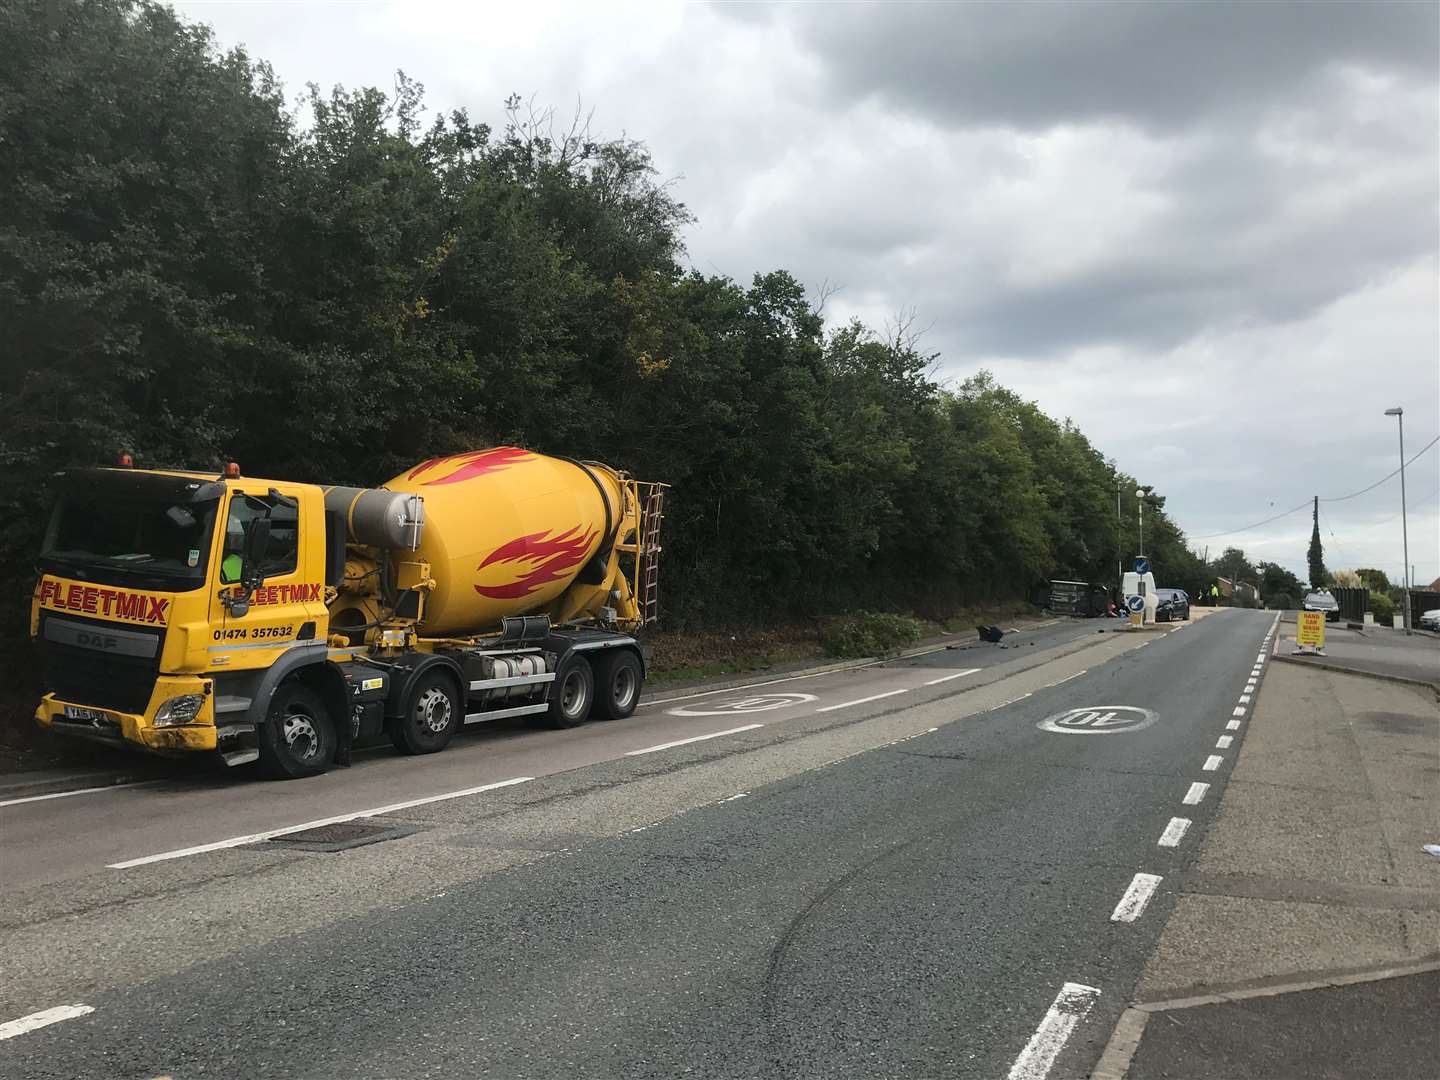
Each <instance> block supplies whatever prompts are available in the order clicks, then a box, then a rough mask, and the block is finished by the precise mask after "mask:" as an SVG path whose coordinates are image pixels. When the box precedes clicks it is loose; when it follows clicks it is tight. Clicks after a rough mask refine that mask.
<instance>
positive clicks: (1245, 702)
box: [1240, 694, 1250, 705]
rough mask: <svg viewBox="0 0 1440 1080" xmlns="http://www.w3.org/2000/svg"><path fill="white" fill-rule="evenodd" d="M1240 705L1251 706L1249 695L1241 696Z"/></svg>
mask: <svg viewBox="0 0 1440 1080" xmlns="http://www.w3.org/2000/svg"><path fill="white" fill-rule="evenodd" d="M1240 704H1241V705H1249V704H1250V695H1249V694H1241V695H1240Z"/></svg>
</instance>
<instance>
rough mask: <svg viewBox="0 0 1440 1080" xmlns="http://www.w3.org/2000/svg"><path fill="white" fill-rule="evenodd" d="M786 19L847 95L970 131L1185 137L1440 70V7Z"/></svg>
mask: <svg viewBox="0 0 1440 1080" xmlns="http://www.w3.org/2000/svg"><path fill="white" fill-rule="evenodd" d="M736 7H737V8H738V9H739V10H740V11H745V12H746V17H747V18H753V17H754V13H753V11H747V8H746V5H736ZM725 10H729V9H728V8H727V9H725ZM773 17H774V18H775V19H776V20H777V21H778V22H783V24H784V25H786V26H787V27H788V28H789V29H790V30H791V31H792V32H793V33H794V34H795V36H796V37H797V39H798V40H799V41H800V42H802V43H803V44H805V45H807V46H808V47H809V48H810V49H812V50H813V51H814V52H815V54H816V55H817V56H819V57H820V59H821V61H822V62H823V63H824V65H825V66H826V70H827V73H828V76H829V85H830V88H831V91H832V92H833V93H834V94H836V95H838V96H840V97H842V98H846V99H850V100H854V99H856V98H859V97H864V96H867V95H875V96H877V97H879V98H881V99H883V100H887V101H890V102H893V103H895V104H898V105H901V106H902V107H908V108H910V109H913V110H917V111H919V112H922V113H924V114H925V115H927V116H931V117H933V118H935V119H936V120H938V121H941V122H945V123H950V124H956V125H962V126H966V125H968V126H973V125H983V124H992V123H993V124H1000V125H1005V126H1014V127H1019V128H1036V127H1048V126H1051V125H1055V124H1064V123H1085V122H1091V121H1096V120H1105V119H1117V118H1118V119H1124V120H1126V121H1127V122H1130V123H1134V124H1137V125H1140V126H1145V127H1150V128H1174V127H1177V126H1182V125H1187V124H1190V123H1192V122H1195V121H1196V120H1198V119H1200V118H1201V117H1203V116H1205V115H1206V114H1208V113H1212V112H1215V111H1220V110H1226V109H1229V108H1236V107H1238V108H1241V109H1250V108H1252V107H1253V106H1254V105H1255V104H1256V103H1257V102H1263V101H1265V100H1267V99H1269V98H1270V97H1271V96H1272V95H1274V94H1276V93H1282V94H1288V93H1290V92H1291V91H1293V89H1294V88H1295V86H1296V84H1297V83H1299V82H1301V81H1303V80H1304V79H1305V78H1307V77H1308V76H1309V75H1311V74H1312V73H1314V72H1316V71H1318V70H1321V69H1323V68H1326V67H1328V66H1332V65H1337V64H1338V65H1354V66H1357V67H1361V68H1368V69H1378V70H1383V71H1387V72H1392V73H1397V72H1399V73H1404V74H1406V75H1407V76H1408V77H1411V78H1416V77H1418V78H1421V79H1424V80H1426V81H1429V80H1431V79H1433V77H1434V74H1435V69H1436V64H1437V57H1440V52H1437V49H1440V45H1437V42H1440V7H1437V6H1436V5H1434V4H1425V3H1415V4H1408V3H1374V2H1364V3H1343V2H1334V3H1316V2H1296V3H1286V2H1282V0H1271V2H1257V3H1214V2H1210V0H1200V2H1190V3H1181V2H1174V3H1135V2H1104V3H1003V4H981V3H957V4H914V5H911V4H854V5H831V4H816V5H795V6H794V7H787V8H784V9H781V10H777V11H775V12H773Z"/></svg>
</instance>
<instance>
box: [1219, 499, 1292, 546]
mask: <svg viewBox="0 0 1440 1080" xmlns="http://www.w3.org/2000/svg"><path fill="white" fill-rule="evenodd" d="M1309 505H1310V500H1309V499H1306V500H1305V501H1304V502H1302V503H1301V504H1300V505H1299V506H1292V507H1291V508H1290V509H1289V510H1285V511H1282V512H1281V513H1278V514H1276V515H1275V516H1274V517H1268V518H1266V519H1265V520H1264V521H1257V522H1255V524H1254V525H1243V526H1241V527H1240V528H1238V529H1226V530H1225V531H1224V532H1217V533H1206V534H1205V535H1204V536H1192V537H1190V539H1191V540H1213V539H1215V537H1217V536H1233V535H1234V534H1235V533H1242V532H1249V531H1250V530H1251V529H1258V528H1260V526H1261V525H1269V524H1270V523H1271V522H1272V521H1279V520H1280V519H1281V518H1283V517H1289V516H1290V515H1291V514H1296V513H1299V512H1300V511H1301V510H1304V509H1305V508H1306V507H1307V506H1309Z"/></svg>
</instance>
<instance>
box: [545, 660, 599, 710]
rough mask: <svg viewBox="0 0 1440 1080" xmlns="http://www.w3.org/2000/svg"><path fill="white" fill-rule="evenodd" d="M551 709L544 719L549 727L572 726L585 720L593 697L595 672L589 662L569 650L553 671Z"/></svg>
mask: <svg viewBox="0 0 1440 1080" xmlns="http://www.w3.org/2000/svg"><path fill="white" fill-rule="evenodd" d="M551 695H552V696H551V698H550V712H549V713H548V714H547V717H546V719H547V720H548V721H549V724H550V726H551V727H556V728H572V727H576V726H578V725H580V724H583V723H584V722H585V718H586V717H587V716H588V715H589V714H590V703H591V702H592V701H594V700H595V673H594V671H593V670H591V667H590V661H588V660H586V659H585V657H583V656H580V655H579V654H578V653H571V654H570V655H569V656H568V657H566V658H565V660H564V662H563V663H561V665H560V670H559V671H558V672H556V673H555V684H554V689H553V690H552V691H551Z"/></svg>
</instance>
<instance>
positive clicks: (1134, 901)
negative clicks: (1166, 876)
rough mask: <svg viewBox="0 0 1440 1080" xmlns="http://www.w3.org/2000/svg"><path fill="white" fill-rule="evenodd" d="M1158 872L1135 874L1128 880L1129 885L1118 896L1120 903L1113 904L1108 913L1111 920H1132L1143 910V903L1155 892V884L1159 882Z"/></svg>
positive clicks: (1148, 901) (1146, 902)
mask: <svg viewBox="0 0 1440 1080" xmlns="http://www.w3.org/2000/svg"><path fill="white" fill-rule="evenodd" d="M1160 880H1161V879H1160V875H1159V874H1136V875H1135V876H1134V878H1132V879H1131V881H1130V887H1129V888H1128V889H1126V890H1125V895H1124V896H1122V897H1120V903H1118V904H1116V905H1115V910H1114V912H1112V913H1111V915H1110V921H1111V922H1134V921H1135V920H1136V919H1138V918H1139V917H1140V916H1141V915H1142V914H1143V913H1144V911H1145V905H1146V904H1148V903H1150V897H1151V896H1153V895H1154V893H1155V886H1156V885H1159V884H1160Z"/></svg>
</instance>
